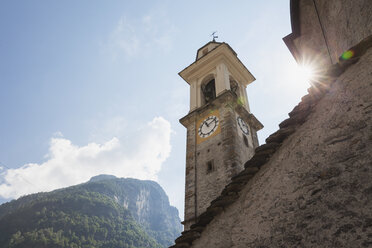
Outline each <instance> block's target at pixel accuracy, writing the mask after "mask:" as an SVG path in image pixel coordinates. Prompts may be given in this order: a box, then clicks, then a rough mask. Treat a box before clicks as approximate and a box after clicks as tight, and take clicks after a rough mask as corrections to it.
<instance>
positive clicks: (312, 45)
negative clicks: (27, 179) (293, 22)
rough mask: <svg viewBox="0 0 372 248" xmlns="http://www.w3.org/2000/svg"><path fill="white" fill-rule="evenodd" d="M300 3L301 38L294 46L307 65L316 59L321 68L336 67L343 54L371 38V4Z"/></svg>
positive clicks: (352, 0)
mask: <svg viewBox="0 0 372 248" xmlns="http://www.w3.org/2000/svg"><path fill="white" fill-rule="evenodd" d="M292 1H293V0H292ZM298 1H299V16H300V20H299V23H300V30H301V34H300V36H299V37H298V38H295V40H294V44H295V46H296V47H297V50H299V51H301V56H302V57H303V60H304V62H308V61H309V60H314V59H316V60H317V64H318V65H319V66H320V68H321V67H322V65H329V64H334V63H336V62H337V61H338V58H339V57H340V56H341V55H342V53H343V52H345V51H346V50H347V49H349V48H350V47H352V46H354V45H356V44H358V43H359V42H360V41H361V40H362V39H363V38H365V37H368V36H369V35H372V15H371V13H372V1H370V0H342V1H340V0H298ZM314 3H315V4H314ZM315 6H316V8H315ZM316 10H318V14H319V19H320V22H319V19H318V15H317V13H316ZM322 28H323V31H324V36H323V31H322ZM327 43H328V49H329V53H330V55H331V58H330V56H329V54H328V49H327ZM331 60H332V61H331Z"/></svg>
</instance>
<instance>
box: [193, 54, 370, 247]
mask: <svg viewBox="0 0 372 248" xmlns="http://www.w3.org/2000/svg"><path fill="white" fill-rule="evenodd" d="M371 65H372V49H371V48H370V49H369V50H368V51H367V53H366V54H364V55H363V56H362V57H361V59H360V60H359V61H358V62H357V63H356V64H354V65H351V66H350V67H349V68H348V69H347V70H346V71H345V72H344V73H343V74H342V75H341V76H340V77H339V78H338V79H337V80H336V82H335V83H333V84H332V88H331V89H330V91H329V92H328V93H327V94H326V95H325V96H324V97H323V98H322V99H320V101H319V102H318V103H317V105H316V106H315V107H314V110H313V112H312V113H311V114H310V115H309V116H308V117H307V121H306V122H305V123H304V124H303V125H302V126H300V127H298V129H297V130H296V132H295V133H293V134H292V135H290V136H289V137H288V139H286V140H285V141H284V143H283V144H282V146H281V147H280V148H279V149H278V150H277V151H276V152H275V153H274V155H273V156H272V157H271V159H270V160H269V162H267V163H266V164H265V165H264V166H263V167H262V168H261V169H260V171H259V172H257V174H256V175H255V176H254V177H253V178H252V179H251V180H250V181H249V182H248V184H246V185H245V186H244V188H243V190H242V191H240V193H239V198H238V199H237V200H236V201H235V202H234V203H232V204H231V205H230V206H228V207H227V208H225V209H224V210H223V211H222V212H221V213H220V214H218V215H216V216H215V217H214V218H213V220H212V221H211V222H210V223H209V224H208V225H207V226H206V227H205V229H204V230H203V231H202V233H201V236H200V237H199V238H197V239H195V240H194V241H193V243H192V247H202V248H204V247H371V246H372V207H371V206H372V180H371V178H372V97H371V96H372V72H371Z"/></svg>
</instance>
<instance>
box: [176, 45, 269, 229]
mask: <svg viewBox="0 0 372 248" xmlns="http://www.w3.org/2000/svg"><path fill="white" fill-rule="evenodd" d="M179 75H180V76H181V77H182V78H183V79H184V80H185V81H186V82H187V83H188V84H189V85H190V111H189V113H188V114H187V115H186V116H185V117H183V118H181V119H180V122H181V124H182V125H183V126H185V127H186V128H187V144H186V182H185V184H186V185H185V218H184V222H183V224H184V228H185V230H188V229H190V226H191V225H192V224H194V223H195V222H196V221H197V218H198V216H199V215H200V214H202V213H203V212H204V211H205V210H206V208H207V207H208V206H209V204H210V202H211V201H212V200H213V199H215V198H216V197H217V196H218V195H219V194H220V193H221V191H222V190H223V188H224V187H225V185H227V184H228V182H229V181H230V179H231V177H233V176H234V175H236V174H237V173H239V172H240V171H241V170H243V168H244V163H245V162H246V161H247V160H249V159H250V158H251V157H252V156H253V154H254V150H255V148H256V147H257V146H258V139H257V131H258V130H260V129H262V128H263V125H262V124H261V123H260V122H259V121H258V120H257V119H256V118H255V116H254V115H253V114H252V113H251V112H250V110H249V104H248V98H247V93H246V86H247V85H248V84H250V83H252V82H253V81H254V80H255V78H254V77H253V75H252V74H251V73H250V72H249V71H248V69H247V68H246V67H245V66H244V65H243V63H242V62H241V61H240V60H239V59H238V57H237V54H236V53H235V51H234V50H233V49H232V48H231V47H230V46H229V45H228V44H227V43H224V42H215V41H211V42H209V43H207V44H206V45H204V46H203V47H201V48H200V49H199V50H198V51H197V55H196V60H195V62H194V63H192V64H191V65H189V66H188V67H186V68H185V69H184V70H182V71H181V72H180V73H179Z"/></svg>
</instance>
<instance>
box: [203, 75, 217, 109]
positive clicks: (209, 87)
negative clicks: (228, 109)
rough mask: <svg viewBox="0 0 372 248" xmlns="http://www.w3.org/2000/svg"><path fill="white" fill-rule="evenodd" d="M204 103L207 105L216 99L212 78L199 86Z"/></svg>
mask: <svg viewBox="0 0 372 248" xmlns="http://www.w3.org/2000/svg"><path fill="white" fill-rule="evenodd" d="M201 90H202V93H203V96H204V103H209V102H211V101H212V100H214V99H215V98H216V84H215V80H214V78H213V79H211V80H209V81H207V83H205V84H202V85H201Z"/></svg>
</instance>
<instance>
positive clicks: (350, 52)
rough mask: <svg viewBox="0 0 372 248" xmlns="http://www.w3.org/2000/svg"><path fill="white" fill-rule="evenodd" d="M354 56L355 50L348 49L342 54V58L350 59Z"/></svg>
mask: <svg viewBox="0 0 372 248" xmlns="http://www.w3.org/2000/svg"><path fill="white" fill-rule="evenodd" d="M352 57H354V51H353V50H347V51H345V52H344V53H343V54H342V55H341V59H343V60H348V59H351V58H352Z"/></svg>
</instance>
